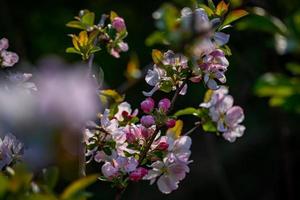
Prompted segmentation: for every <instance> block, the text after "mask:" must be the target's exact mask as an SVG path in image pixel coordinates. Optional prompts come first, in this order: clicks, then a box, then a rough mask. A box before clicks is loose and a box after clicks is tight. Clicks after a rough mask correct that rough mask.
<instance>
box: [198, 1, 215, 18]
mask: <svg viewBox="0 0 300 200" xmlns="http://www.w3.org/2000/svg"><path fill="white" fill-rule="evenodd" d="M199 7H200V8H203V9H204V10H205V12H206V13H207V15H208V16H209V17H210V16H212V15H214V11H213V10H212V9H211V8H210V7H208V6H207V5H205V4H200V5H199Z"/></svg>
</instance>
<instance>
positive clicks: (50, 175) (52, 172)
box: [43, 167, 58, 189]
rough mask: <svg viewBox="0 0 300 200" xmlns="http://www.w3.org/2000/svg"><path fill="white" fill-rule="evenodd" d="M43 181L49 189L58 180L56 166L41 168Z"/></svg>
mask: <svg viewBox="0 0 300 200" xmlns="http://www.w3.org/2000/svg"><path fill="white" fill-rule="evenodd" d="M43 179H44V182H45V183H46V184H47V185H48V187H49V188H50V189H53V188H54V187H55V185H56V183H57V180H58V169H57V168H56V167H50V168H48V169H44V170H43Z"/></svg>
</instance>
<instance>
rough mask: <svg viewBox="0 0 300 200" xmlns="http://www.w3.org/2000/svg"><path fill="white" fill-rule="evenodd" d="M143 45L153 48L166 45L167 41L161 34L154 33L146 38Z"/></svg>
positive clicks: (158, 32)
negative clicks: (157, 45)
mask: <svg viewBox="0 0 300 200" xmlns="http://www.w3.org/2000/svg"><path fill="white" fill-rule="evenodd" d="M145 43H146V45H147V46H153V45H155V44H167V41H166V39H165V35H164V33H163V32H160V31H155V32H153V33H152V34H151V35H149V36H148V37H147V39H146V41H145Z"/></svg>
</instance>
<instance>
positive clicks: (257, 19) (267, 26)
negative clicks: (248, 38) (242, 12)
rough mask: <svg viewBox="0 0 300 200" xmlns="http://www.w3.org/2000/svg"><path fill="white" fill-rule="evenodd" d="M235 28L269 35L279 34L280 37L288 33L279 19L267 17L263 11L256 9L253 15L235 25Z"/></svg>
mask: <svg viewBox="0 0 300 200" xmlns="http://www.w3.org/2000/svg"><path fill="white" fill-rule="evenodd" d="M237 28H238V29H240V30H245V29H252V30H258V31H264V32H268V33H271V34H275V33H279V34H281V35H286V34H287V33H288V29H287V27H286V26H285V24H284V23H283V22H282V21H281V20H280V19H278V18H276V17H274V16H270V15H268V13H267V12H266V11H265V10H264V9H262V8H258V7H257V8H255V9H254V10H253V14H251V15H249V16H248V17H247V18H245V19H244V20H242V21H240V22H239V23H238V24H237Z"/></svg>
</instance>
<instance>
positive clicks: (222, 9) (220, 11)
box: [216, 0, 229, 16]
mask: <svg viewBox="0 0 300 200" xmlns="http://www.w3.org/2000/svg"><path fill="white" fill-rule="evenodd" d="M228 6H229V4H226V3H225V2H224V1H223V0H222V1H220V2H219V3H218V5H217V8H216V15H218V16H222V15H224V14H225V13H227V11H228Z"/></svg>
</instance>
